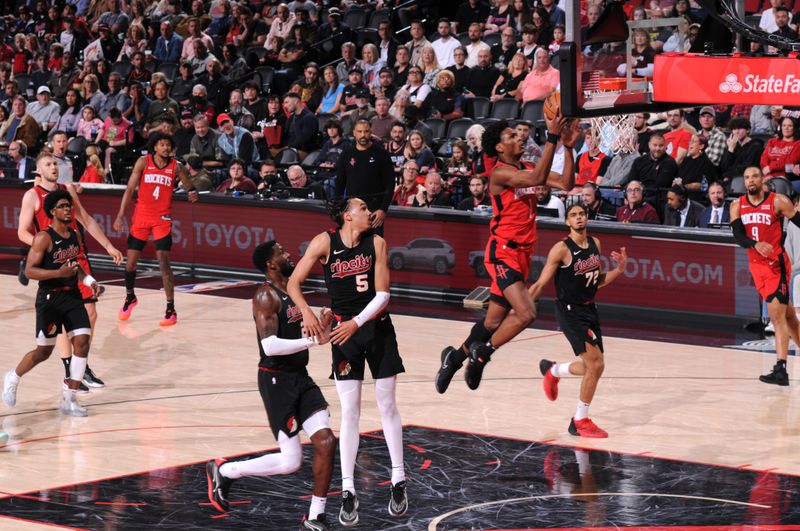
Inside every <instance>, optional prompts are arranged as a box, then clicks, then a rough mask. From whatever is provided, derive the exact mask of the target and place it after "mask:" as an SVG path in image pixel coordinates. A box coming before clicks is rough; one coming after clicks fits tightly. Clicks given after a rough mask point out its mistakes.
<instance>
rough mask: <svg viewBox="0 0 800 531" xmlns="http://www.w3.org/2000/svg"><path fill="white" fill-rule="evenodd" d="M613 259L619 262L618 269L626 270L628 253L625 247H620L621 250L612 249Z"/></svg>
mask: <svg viewBox="0 0 800 531" xmlns="http://www.w3.org/2000/svg"><path fill="white" fill-rule="evenodd" d="M611 259H612V260H614V261H615V262H616V263H617V269H619V270H620V271H623V272H624V271H625V264H626V263H627V262H628V253H627V252H625V247H620V248H619V251H611Z"/></svg>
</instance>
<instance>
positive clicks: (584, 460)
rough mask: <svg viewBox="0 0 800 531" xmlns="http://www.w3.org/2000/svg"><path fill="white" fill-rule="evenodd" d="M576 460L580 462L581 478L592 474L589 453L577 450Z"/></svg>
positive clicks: (579, 471)
mask: <svg viewBox="0 0 800 531" xmlns="http://www.w3.org/2000/svg"><path fill="white" fill-rule="evenodd" d="M575 460H576V461H577V462H578V473H579V474H580V475H581V476H585V475H586V474H591V473H592V465H591V464H590V463H589V452H587V451H586V450H578V449H577V448H576V449H575Z"/></svg>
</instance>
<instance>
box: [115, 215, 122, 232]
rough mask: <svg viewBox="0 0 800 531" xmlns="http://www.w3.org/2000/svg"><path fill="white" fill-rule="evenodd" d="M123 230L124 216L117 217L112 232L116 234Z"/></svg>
mask: <svg viewBox="0 0 800 531" xmlns="http://www.w3.org/2000/svg"><path fill="white" fill-rule="evenodd" d="M124 228H125V216H117V219H115V220H114V230H115V231H117V232H122V229H124Z"/></svg>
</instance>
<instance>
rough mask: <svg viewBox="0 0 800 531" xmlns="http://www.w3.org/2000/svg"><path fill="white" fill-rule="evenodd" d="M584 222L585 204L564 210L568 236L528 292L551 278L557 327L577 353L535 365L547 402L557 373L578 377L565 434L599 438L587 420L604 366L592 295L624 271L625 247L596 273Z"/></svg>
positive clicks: (596, 258) (596, 243) (594, 242)
mask: <svg viewBox="0 0 800 531" xmlns="http://www.w3.org/2000/svg"><path fill="white" fill-rule="evenodd" d="M588 222H589V218H588V214H587V212H586V207H585V206H583V205H582V204H580V203H579V204H575V205H572V206H571V207H569V209H567V219H566V224H567V226H568V227H569V236H567V237H566V238H564V239H563V240H561V241H560V242H558V243H556V244H555V245H554V246H553V248H552V249H550V252H549V253H548V255H547V263H546V264H545V266H544V268H543V269H542V273H541V275H539V279H538V280H537V281H536V283H535V284H534V285H533V286H531V287H530V289H529V292H530V294H531V297H532V298H533V300H534V301H536V300H539V296H540V295H541V294H542V290H543V289H544V287H545V286H546V285H547V284H548V283H549V282H550V281H551V280H552V279H553V277H554V276H555V279H556V318H557V319H558V326H559V328H561V330H562V331H563V332H564V335H565V336H566V338H567V341H569V344H570V345H571V346H572V351H573V352H574V353H575V355H576V356H578V357H580V359H579V360H578V361H573V362H566V363H556V362H554V361H549V360H542V361H541V362H540V363H539V369H540V370H541V371H542V375H543V376H544V380H543V385H544V394H545V395H546V396H547V398H549V399H550V400H555V399H556V398H558V382H559V379H560V378H561V377H562V376H569V375H576V376H583V380H582V381H581V392H580V400H578V409H577V411H576V412H575V416H574V417H572V420H571V421H570V423H569V432H570V433H571V434H572V435H577V436H581V437H594V438H603V437H608V433H606V432H605V430H602V429H600V428H598V427H597V425H596V424H595V423H594V422H592V420H591V419H590V418H589V404H591V403H592V398H594V393H595V390H596V389H597V383H598V381H599V380H600V376H602V375H603V369H604V367H605V362H604V361H603V333H602V331H601V330H600V318H599V316H598V315H597V306H595V304H594V297H595V294H596V293H597V290H598V289H599V288H602V287H603V286H607V285H609V284H611V283H612V282H613V281H614V280H615V279H616V278H617V277H618V276H619V275H621V274H622V272H623V271H625V263H626V262H627V260H628V256H627V254H625V247H623V248H621V249H620V250H619V252H612V253H611V258H612V259H614V260H615V261H616V262H617V267H616V268H615V269H614V270H612V271H609V272H607V273H604V272H602V271H601V262H600V257H601V256H602V255H601V253H600V240H598V239H597V238H594V237H590V236H589V235H588V233H587V224H588Z"/></svg>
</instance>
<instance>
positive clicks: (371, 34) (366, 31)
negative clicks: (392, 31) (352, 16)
mask: <svg viewBox="0 0 800 531" xmlns="http://www.w3.org/2000/svg"><path fill="white" fill-rule="evenodd" d="M378 42H380V37H379V36H378V30H376V29H372V28H358V29H357V30H356V46H358V47H359V48H362V47H363V46H364V45H365V44H367V43H372V44H375V45H377V44H378Z"/></svg>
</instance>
